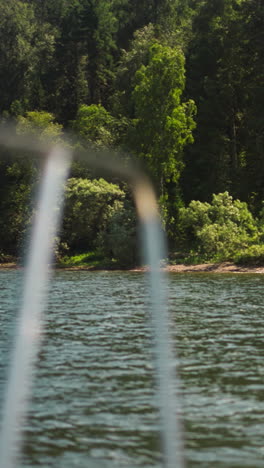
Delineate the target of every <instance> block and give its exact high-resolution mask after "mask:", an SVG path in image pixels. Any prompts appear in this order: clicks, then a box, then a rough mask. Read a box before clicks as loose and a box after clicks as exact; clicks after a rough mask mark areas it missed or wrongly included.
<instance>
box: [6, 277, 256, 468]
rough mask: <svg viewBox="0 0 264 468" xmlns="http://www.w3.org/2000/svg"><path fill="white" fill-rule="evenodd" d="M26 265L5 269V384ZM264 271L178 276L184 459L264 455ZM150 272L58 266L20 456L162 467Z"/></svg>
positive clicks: (221, 463)
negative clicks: (148, 300) (19, 287)
mask: <svg viewBox="0 0 264 468" xmlns="http://www.w3.org/2000/svg"><path fill="white" fill-rule="evenodd" d="M20 278H21V272H17V271H16V272H12V271H8V272H3V271H2V272H1V271H0V317H1V329H0V337H1V340H0V358H1V360H0V366H1V373H0V391H1V393H2V391H3V385H4V381H5V376H6V374H5V369H6V365H7V361H8V350H9V349H10V340H11V336H12V334H13V333H12V330H13V325H14V322H15V313H14V311H15V307H14V296H15V291H16V290H17V283H18V282H19V281H20ZM263 285H264V278H263V277H262V276H256V275H251V276H250V275H241V276H240V275H237V276H235V275H205V274H195V275H190V274H188V275H179V274H176V275H175V274H174V275H171V276H170V281H169V297H170V313H171V321H172V324H171V325H172V330H173V333H175V336H177V348H178V356H179V357H180V373H181V376H182V389H181V391H182V395H183V409H182V411H183V417H184V421H185V438H186V446H187V448H186V458H187V467H191V468H192V467H194V468H195V467H201V468H207V467H208V468H209V467H212V466H214V467H216V468H224V467H228V468H230V467H232V468H233V467H247V468H253V467H262V466H263V465H264V435H263V434H264V417H263V416H264V383H263V374H264V360H263V355H264V346H263V337H264V325H263V315H264V307H263V301H262V290H263ZM146 288H147V281H146V278H145V277H144V276H143V275H142V274H140V273H110V272H93V273H89V272H57V273H55V276H54V279H53V281H52V286H51V294H50V300H49V305H48V307H47V312H46V314H45V318H44V320H45V328H46V333H45V336H44V337H43V343H42V350H41V352H40V355H39V365H38V368H37V369H36V372H35V373H36V376H35V387H34V400H33V402H32V406H31V410H30V415H29V419H28V421H27V423H26V442H25V449H24V456H23V461H22V463H21V467H23V468H25V467H27V468H33V467H34V468H36V467H39V466H43V468H44V467H45V468H46V467H48V466H49V467H52V468H53V467H54V468H55V467H56V468H57V467H58V468H60V467H64V468H70V467H75V466H76V467H78V468H84V467H91V468H93V467H95V466H96V467H99V468H100V467H107V468H110V467H114V466H118V467H131V468H132V467H136V466H144V467H160V466H161V462H160V448H159V435H158V431H159V423H158V413H157V409H156V404H155V391H154V390H153V385H154V370H153V366H152V356H151V346H150V340H151V330H150V326H149V317H148V308H147V304H146V302H145V301H146V299H145V296H146V291H145V289H146Z"/></svg>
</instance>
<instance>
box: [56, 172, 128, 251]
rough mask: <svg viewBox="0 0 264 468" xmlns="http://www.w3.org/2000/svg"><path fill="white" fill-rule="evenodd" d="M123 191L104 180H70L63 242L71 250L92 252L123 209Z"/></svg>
mask: <svg viewBox="0 0 264 468" xmlns="http://www.w3.org/2000/svg"><path fill="white" fill-rule="evenodd" d="M124 196H125V194H124V192H123V191H122V190H121V189H120V188H119V187H118V186H117V185H115V184H110V183H108V182H107V181H106V180H104V179H99V180H93V181H91V180H89V179H77V178H71V179H69V180H68V183H67V186H66V191H65V213H64V218H63V226H62V232H61V241H62V242H65V243H67V244H68V246H69V248H70V251H72V252H83V251H85V252H86V251H87V250H92V249H93V248H94V246H95V244H96V242H97V237H98V235H99V233H100V232H101V231H104V230H105V229H106V226H107V223H108V220H109V219H110V218H111V216H112V215H113V213H114V212H115V211H116V210H118V209H119V208H120V207H122V206H123V205H122V201H123V199H124Z"/></svg>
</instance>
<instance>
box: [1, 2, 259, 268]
mask: <svg viewBox="0 0 264 468" xmlns="http://www.w3.org/2000/svg"><path fill="white" fill-rule="evenodd" d="M263 44H264V3H263V2H262V1H261V0H140V1H138V0H73V1H71V2H69V1H67V0H57V1H56V2H55V1H54V0H28V1H27V0H9V1H8V2H5V1H4V0H0V96H1V98H0V119H1V122H2V123H5V122H6V121H8V120H9V119H13V120H14V121H15V122H16V129H17V130H16V131H17V132H18V133H25V132H27V133H28V132H29V133H32V134H35V135H36V134H38V137H39V138H40V139H41V138H45V137H46V136H48V137H51V138H52V139H53V140H54V141H55V142H60V143H62V144H63V141H64V133H65V131H73V132H74V133H75V135H76V138H75V139H72V141H71V144H72V146H76V145H77V146H78V147H83V146H84V147H85V145H87V144H89V145H92V146H93V147H94V149H95V151H98V157H100V149H102V148H111V149H112V150H115V149H117V150H119V151H121V152H122V153H123V154H126V155H127V156H126V157H133V158H136V159H137V160H138V161H140V162H141V163H142V164H143V165H144V167H145V168H146V170H147V172H148V173H149V174H150V176H151V178H152V180H153V182H154V185H155V187H156V191H157V195H158V198H159V202H160V207H161V212H162V216H163V224H164V228H165V230H166V232H167V235H168V239H169V249H170V256H171V261H181V260H185V261H191V262H197V261H200V260H202V261H204V260H208V259H209V260H215V261H216V260H230V259H231V260H235V261H238V262H239V261H240V262H243V261H244V262H253V263H254V262H255V263H264V246H263V240H264V209H263V200H264V133H263V126H264V125H263V124H264V113H263V108H264V87H263V84H264V48H263ZM38 174H39V168H38V164H37V162H34V161H33V160H32V159H29V158H28V157H27V156H26V155H24V156H22V157H21V155H20V156H19V158H18V157H17V155H16V153H15V152H14V151H11V150H10V151H8V150H3V151H1V155H0V261H5V260H8V259H10V258H12V257H17V256H18V255H19V253H21V249H22V247H23V239H24V237H25V233H26V232H27V230H28V227H29V225H30V223H31V219H32V216H33V209H32V193H34V189H35V184H36V181H37V179H38V177H39V175H38ZM136 232H137V229H136V220H135V213H134V207H133V203H132V201H131V195H130V192H129V189H128V187H127V186H126V184H125V183H124V182H123V181H121V180H118V179H108V180H105V179H102V178H101V179H98V178H94V177H93V175H92V173H91V171H90V170H89V168H88V167H86V165H85V164H83V165H81V164H77V163H75V164H74V165H73V167H72V170H71V174H70V179H69V181H68V184H67V187H66V203H65V215H64V220H63V225H62V229H61V233H60V238H59V239H58V242H57V251H56V255H57V258H58V259H65V258H66V257H67V255H68V256H72V255H78V256H79V257H82V258H84V257H85V256H86V257H87V258H88V257H89V255H90V257H89V258H91V257H92V256H94V259H95V260H94V261H96V258H101V257H102V258H108V259H110V260H111V261H112V259H114V261H116V262H117V264H119V265H133V264H135V263H137V250H138V249H137V240H136V239H137V235H136ZM87 252H90V254H89V255H88V254H87ZM91 252H92V253H91ZM65 261H66V260H65Z"/></svg>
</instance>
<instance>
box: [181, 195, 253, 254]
mask: <svg viewBox="0 0 264 468" xmlns="http://www.w3.org/2000/svg"><path fill="white" fill-rule="evenodd" d="M179 220H180V231H181V233H182V244H183V245H184V246H185V247H187V248H188V249H193V250H194V251H196V252H197V253H198V254H199V255H202V256H203V258H204V259H207V260H209V259H217V260H230V259H232V258H233V257H234V255H235V253H236V252H237V251H238V250H241V249H246V248H248V247H249V246H251V245H252V244H254V243H257V242H259V240H260V230H259V227H258V224H257V221H256V220H255V219H254V218H253V216H252V214H251V213H250V211H249V210H248V207H247V204H246V203H244V202H241V201H240V200H233V198H232V197H231V196H230V195H229V194H228V192H224V193H219V194H218V195H213V199H212V203H211V204H209V203H202V202H199V201H192V202H191V203H190V204H189V206H188V207H187V208H181V209H180V212H179Z"/></svg>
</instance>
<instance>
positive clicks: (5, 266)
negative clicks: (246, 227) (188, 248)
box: [0, 262, 264, 274]
mask: <svg viewBox="0 0 264 468" xmlns="http://www.w3.org/2000/svg"><path fill="white" fill-rule="evenodd" d="M21 268H23V267H21V266H19V265H17V264H16V263H0V270H17V269H21ZM54 270H56V271H59V270H62V271H63V270H66V271H129V272H144V271H147V270H148V268H147V267H144V266H142V267H135V268H131V269H130V268H129V269H120V268H117V269H116V270H114V269H110V268H109V269H107V268H98V267H93V266H85V265H82V266H69V267H58V266H55V267H54ZM165 270H166V271H167V272H168V273H254V274H264V266H242V265H236V264H235V263H232V262H221V263H201V264H198V265H184V264H178V265H167V266H166V267H165Z"/></svg>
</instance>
